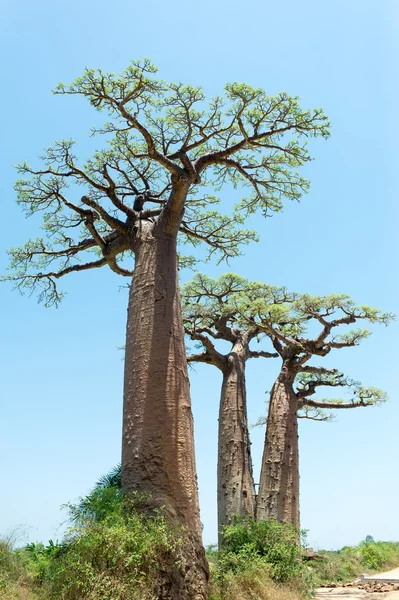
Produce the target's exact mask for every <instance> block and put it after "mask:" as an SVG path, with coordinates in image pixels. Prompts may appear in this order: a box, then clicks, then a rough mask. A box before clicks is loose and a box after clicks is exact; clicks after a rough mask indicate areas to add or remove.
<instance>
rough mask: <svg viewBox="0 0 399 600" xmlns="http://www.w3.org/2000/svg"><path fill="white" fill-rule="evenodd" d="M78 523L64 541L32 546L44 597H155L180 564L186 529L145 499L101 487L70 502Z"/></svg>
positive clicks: (136, 599) (32, 566)
mask: <svg viewBox="0 0 399 600" xmlns="http://www.w3.org/2000/svg"><path fill="white" fill-rule="evenodd" d="M69 509H70V515H71V519H72V522H73V526H72V527H71V528H70V529H69V531H68V532H67V534H66V537H65V541H64V543H63V544H61V545H56V544H53V545H52V547H46V548H44V547H39V545H36V546H35V547H34V548H32V547H27V553H28V554H30V562H29V565H30V567H29V568H30V571H31V573H32V575H33V576H34V578H35V581H36V586H37V590H38V593H39V594H40V597H41V598H43V599H45V600H59V599H60V598H62V599H63V600H84V599H87V600H100V599H101V600H152V598H154V597H155V596H154V594H153V592H154V591H155V590H156V589H157V588H158V587H159V586H161V585H162V577H163V573H166V572H167V571H168V570H170V568H173V565H175V566H176V568H178V561H179V547H180V543H181V534H182V532H181V530H180V531H179V530H177V529H176V528H172V526H171V525H170V524H169V523H168V522H167V520H166V518H165V516H164V515H162V513H161V512H154V513H153V514H152V515H151V516H148V515H144V514H143V513H142V512H141V511H140V499H139V498H137V497H136V498H133V499H128V498H126V497H124V496H123V495H122V493H121V492H120V490H119V489H117V488H107V489H97V490H95V492H93V493H92V494H91V495H90V501H88V502H86V505H84V504H82V503H80V504H79V505H70V506H69Z"/></svg>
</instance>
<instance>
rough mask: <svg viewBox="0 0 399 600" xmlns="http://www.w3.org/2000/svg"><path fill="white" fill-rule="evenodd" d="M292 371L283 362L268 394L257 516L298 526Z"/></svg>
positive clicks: (296, 437)
mask: <svg viewBox="0 0 399 600" xmlns="http://www.w3.org/2000/svg"><path fill="white" fill-rule="evenodd" d="M294 379H295V374H292V373H290V371H289V369H288V367H287V365H283V368H282V370H281V373H280V375H279V376H278V378H277V381H276V382H275V384H274V386H273V389H272V391H271V395H270V405H269V414H268V417H267V430H266V439H265V448H264V452H263V458H262V467H261V474H260V483H259V493H258V496H257V506H256V518H257V520H258V521H268V520H277V521H280V522H282V523H292V524H293V525H295V526H296V527H297V528H298V529H299V452H298V419H297V408H298V407H297V398H296V395H295V393H294V391H293V387H292V386H293V381H294Z"/></svg>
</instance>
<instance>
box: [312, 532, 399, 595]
mask: <svg viewBox="0 0 399 600" xmlns="http://www.w3.org/2000/svg"><path fill="white" fill-rule="evenodd" d="M320 553H321V554H322V556H323V558H324V560H321V561H315V562H313V563H312V564H311V568H312V571H313V572H314V574H315V577H316V580H317V581H318V583H344V582H347V581H351V580H353V579H356V578H357V577H359V575H360V574H361V573H363V572H364V571H367V570H369V571H381V570H384V569H389V568H391V567H397V566H398V565H399V543H396V542H375V541H374V540H373V538H372V537H371V536H367V538H366V539H365V540H364V541H362V542H360V544H358V545H357V546H345V547H344V548H342V549H341V550H336V551H330V552H326V551H320Z"/></svg>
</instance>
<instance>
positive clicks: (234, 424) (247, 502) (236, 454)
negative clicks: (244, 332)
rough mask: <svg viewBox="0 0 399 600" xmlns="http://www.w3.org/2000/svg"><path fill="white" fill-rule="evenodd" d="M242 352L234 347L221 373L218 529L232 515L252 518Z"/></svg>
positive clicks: (251, 491) (239, 347) (250, 475)
mask: <svg viewBox="0 0 399 600" xmlns="http://www.w3.org/2000/svg"><path fill="white" fill-rule="evenodd" d="M246 358H247V357H246V356H245V349H244V348H243V347H242V346H241V345H240V344H236V345H235V347H234V348H233V351H232V352H231V353H230V354H229V355H228V357H227V361H226V366H225V368H224V370H223V385H222V392H221V397H220V409H219V440H218V527H219V545H220V544H221V543H222V536H221V530H222V528H223V526H224V525H228V524H229V523H231V520H232V517H233V516H234V515H241V516H242V515H249V516H252V517H253V516H254V497H255V486H254V480H253V476H252V460H251V446H250V441H249V432H248V417H247V398H246V386H245V361H246Z"/></svg>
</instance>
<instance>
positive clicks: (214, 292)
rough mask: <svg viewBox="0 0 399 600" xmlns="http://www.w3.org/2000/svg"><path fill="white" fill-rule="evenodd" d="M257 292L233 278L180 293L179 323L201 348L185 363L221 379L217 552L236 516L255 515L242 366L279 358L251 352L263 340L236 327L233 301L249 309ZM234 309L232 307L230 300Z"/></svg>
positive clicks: (199, 278) (197, 281)
mask: <svg viewBox="0 0 399 600" xmlns="http://www.w3.org/2000/svg"><path fill="white" fill-rule="evenodd" d="M256 294H257V290H256V287H255V286H253V285H251V284H250V283H249V282H248V281H247V280H246V279H245V278H244V277H240V276H238V275H234V274H230V273H229V274H227V275H222V276H221V277H219V278H218V279H213V278H211V277H207V276H205V275H200V274H198V275H196V276H195V278H194V279H193V280H192V281H191V282H190V283H188V284H186V285H185V286H184V288H183V289H182V306H183V323H184V329H185V331H186V333H187V335H188V336H189V337H190V338H191V339H192V340H194V341H196V342H199V344H200V346H201V347H202V349H203V350H202V352H198V353H195V354H188V355H187V361H188V362H189V363H193V362H201V363H206V364H210V365H213V366H215V367H217V368H218V369H219V370H220V371H221V372H222V376H223V381H222V389H221V395H220V405H219V433H218V467H217V504H218V531H219V546H220V545H221V543H222V531H223V527H224V526H226V525H229V524H230V523H231V522H232V518H233V517H234V516H236V515H239V516H251V517H254V514H255V487H254V480H253V474H252V459H251V446H250V441H249V432H248V417H247V394H246V382H245V369H246V362H247V360H248V359H250V358H260V357H263V358H271V357H277V356H278V354H277V353H270V352H265V351H264V350H253V349H252V348H250V344H251V342H252V341H253V340H254V339H255V338H258V339H259V337H262V336H263V337H264V336H265V334H264V333H262V330H261V329H260V328H259V327H258V326H257V325H251V326H249V327H247V326H245V324H244V325H243V324H242V323H241V326H240V325H239V323H238V322H237V314H236V310H235V307H234V300H237V299H239V301H240V302H241V303H242V304H244V305H246V306H247V310H248V311H249V313H248V314H252V313H251V305H252V303H253V302H254V301H255V300H256V297H257V295H256ZM233 298H234V300H233V303H232V299H233ZM218 340H224V341H226V342H228V343H229V344H230V349H229V351H228V352H225V353H223V352H221V351H220V350H218V349H217V347H216V346H217V342H218Z"/></svg>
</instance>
